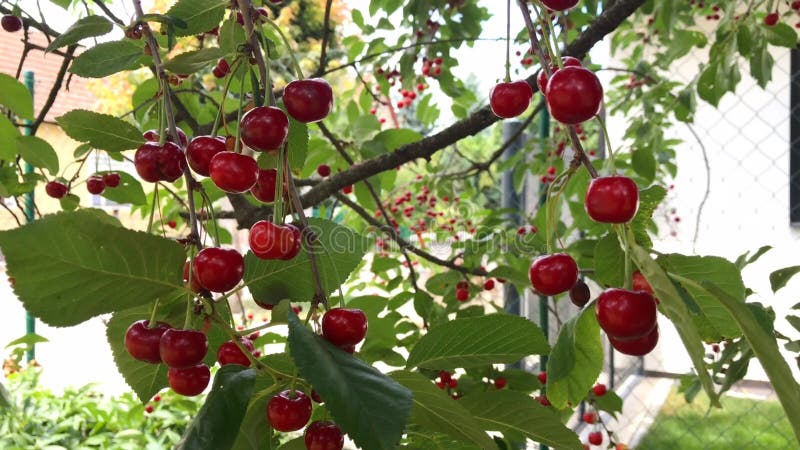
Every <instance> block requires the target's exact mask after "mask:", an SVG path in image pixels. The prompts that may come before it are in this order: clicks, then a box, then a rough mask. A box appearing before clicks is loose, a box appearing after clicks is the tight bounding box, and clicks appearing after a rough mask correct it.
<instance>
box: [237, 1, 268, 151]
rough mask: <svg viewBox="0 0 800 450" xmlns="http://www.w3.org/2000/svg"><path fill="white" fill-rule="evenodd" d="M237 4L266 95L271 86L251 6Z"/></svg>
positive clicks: (241, 3) (248, 4) (245, 2)
mask: <svg viewBox="0 0 800 450" xmlns="http://www.w3.org/2000/svg"><path fill="white" fill-rule="evenodd" d="M237 4H238V5H239V11H240V12H241V13H242V19H243V20H242V22H244V32H245V34H246V35H247V42H248V43H249V44H250V49H251V50H252V53H253V57H254V58H255V59H256V65H258V72H259V75H261V86H262V88H263V89H264V95H267V93H268V92H269V91H270V90H271V88H270V86H269V85H267V80H268V77H267V64H266V63H265V62H264V56H263V55H262V53H261V51H260V50H259V48H260V43H259V41H258V35H257V34H256V32H255V29H254V28H253V17H252V16H250V11H251V10H252V8H253V6H252V4H251V2H250V0H237ZM242 80H244V75H242ZM242 90H244V88H242ZM240 111H241V109H240ZM237 153H238V152H237Z"/></svg>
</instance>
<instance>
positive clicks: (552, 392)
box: [547, 307, 603, 409]
mask: <svg viewBox="0 0 800 450" xmlns="http://www.w3.org/2000/svg"><path fill="white" fill-rule="evenodd" d="M602 370H603V344H602V343H601V342H600V325H598V324H597V317H596V316H595V313H594V308H591V307H589V308H584V309H583V311H581V313H580V315H578V316H575V317H573V318H571V319H570V320H568V321H566V322H565V323H564V325H563V326H562V327H561V330H560V331H559V333H558V338H557V339H556V343H555V345H554V346H553V351H552V352H551V353H550V358H548V360H547V398H548V399H549V400H550V403H552V404H553V406H554V407H555V408H556V409H562V408H564V407H565V406H566V405H567V403H571V404H573V405H577V404H578V403H579V402H580V401H581V400H582V399H583V398H584V397H585V396H586V392H587V391H588V390H589V389H590V388H591V387H592V385H593V384H594V383H595V381H597V377H598V376H599V375H600V372H601V371H602Z"/></svg>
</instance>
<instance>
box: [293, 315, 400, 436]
mask: <svg viewBox="0 0 800 450" xmlns="http://www.w3.org/2000/svg"><path fill="white" fill-rule="evenodd" d="M289 351H290V353H291V355H292V358H293V359H294V361H295V364H296V365H297V369H298V370H299V372H300V375H301V376H303V377H304V378H305V379H307V380H308V381H309V382H310V383H311V385H312V386H313V387H314V389H315V390H316V391H317V392H318V393H319V395H320V396H321V397H322V398H323V399H325V406H326V407H327V408H328V410H329V411H330V412H331V415H332V416H333V418H334V420H335V421H336V423H337V424H338V425H339V426H340V427H341V428H342V430H343V431H344V432H346V433H347V434H348V435H349V436H350V437H351V438H352V439H353V440H354V441H355V443H356V444H357V445H358V446H360V447H362V448H368V449H370V450H389V449H394V448H396V447H397V444H398V443H399V441H400V437H401V436H402V434H403V430H404V429H405V426H406V422H407V421H408V417H409V414H410V412H411V406H412V401H411V392H410V391H409V390H408V389H406V388H405V387H403V386H402V385H400V384H399V383H397V382H396V381H394V380H392V379H391V378H389V377H387V376H386V375H384V374H382V373H380V372H378V371H377V370H375V369H374V368H373V367H371V366H368V365H367V364H366V363H364V362H363V361H361V360H360V359H358V358H355V357H353V356H352V355H350V354H349V353H346V352H344V351H342V350H340V349H338V348H337V347H334V346H333V345H332V344H330V343H329V342H328V341H326V340H324V339H323V338H321V337H320V336H318V335H316V334H314V333H312V332H311V330H309V329H308V328H306V327H305V326H304V325H303V324H302V323H301V322H300V320H299V319H298V318H297V315H295V314H294V313H293V312H290V313H289Z"/></svg>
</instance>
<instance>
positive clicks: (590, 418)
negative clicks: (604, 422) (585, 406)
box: [583, 411, 597, 425]
mask: <svg viewBox="0 0 800 450" xmlns="http://www.w3.org/2000/svg"><path fill="white" fill-rule="evenodd" d="M583 421H584V422H586V423H588V424H589V425H592V424H594V423H595V422H597V413H595V412H593V411H589V412H585V413H583Z"/></svg>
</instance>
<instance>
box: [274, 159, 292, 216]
mask: <svg viewBox="0 0 800 450" xmlns="http://www.w3.org/2000/svg"><path fill="white" fill-rule="evenodd" d="M285 149H286V146H281V148H279V149H278V164H276V169H275V170H276V171H277V176H276V177H275V200H274V201H273V203H274V205H273V208H272V221H273V222H274V223H275V224H276V225H282V224H283V222H284V220H283V219H284V214H283V184H284V178H285V177H286V176H287V175H286V174H284V173H283V172H284V170H283V168H284V166H283V164H281V161H283V158H284V156H283V153H284V151H285ZM288 176H290V177H291V174H288Z"/></svg>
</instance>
